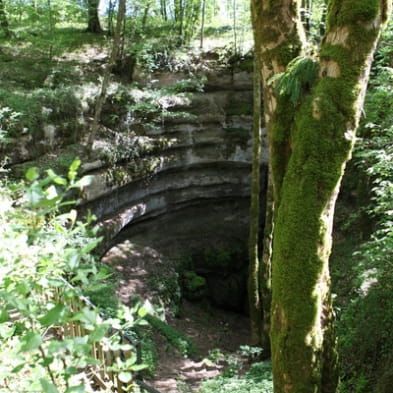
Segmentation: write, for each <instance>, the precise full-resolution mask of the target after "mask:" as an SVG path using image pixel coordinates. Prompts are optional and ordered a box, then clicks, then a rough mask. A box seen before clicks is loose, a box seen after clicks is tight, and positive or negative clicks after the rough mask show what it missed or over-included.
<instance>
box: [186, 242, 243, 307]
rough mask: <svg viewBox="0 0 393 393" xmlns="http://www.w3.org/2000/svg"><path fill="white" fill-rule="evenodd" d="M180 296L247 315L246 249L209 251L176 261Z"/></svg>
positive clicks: (191, 252) (206, 249)
mask: <svg viewBox="0 0 393 393" xmlns="http://www.w3.org/2000/svg"><path fill="white" fill-rule="evenodd" d="M178 270H179V276H180V283H181V289H182V295H183V297H184V298H185V299H187V300H190V301H206V300H207V301H209V302H210V303H211V304H212V305H214V306H216V307H219V308H222V309H224V310H230V311H236V312H241V313H246V312H247V305H248V302H247V276H248V256H247V249H246V247H235V248H229V247H209V248H205V249H203V250H193V251H190V252H188V253H186V254H184V255H183V256H182V257H180V258H179V263H178Z"/></svg>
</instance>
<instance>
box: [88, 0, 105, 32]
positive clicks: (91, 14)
mask: <svg viewBox="0 0 393 393" xmlns="http://www.w3.org/2000/svg"><path fill="white" fill-rule="evenodd" d="M99 5H100V0H88V2H87V31H88V32H89V33H94V34H101V33H102V28H101V24H100V18H99V16H98V7H99Z"/></svg>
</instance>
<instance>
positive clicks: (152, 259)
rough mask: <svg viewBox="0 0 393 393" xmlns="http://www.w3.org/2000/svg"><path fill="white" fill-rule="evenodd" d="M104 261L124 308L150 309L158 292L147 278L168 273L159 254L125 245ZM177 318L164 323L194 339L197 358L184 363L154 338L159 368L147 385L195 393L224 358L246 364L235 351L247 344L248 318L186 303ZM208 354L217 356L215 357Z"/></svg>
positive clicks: (220, 369) (169, 392)
mask: <svg viewBox="0 0 393 393" xmlns="http://www.w3.org/2000/svg"><path fill="white" fill-rule="evenodd" d="M103 262H104V263H106V264H108V265H110V266H112V268H113V269H114V270H115V271H116V272H117V273H118V274H119V277H120V280H119V286H118V289H117V293H118V295H119V297H120V299H121V300H122V302H124V303H126V304H130V303H132V299H133V296H135V295H137V296H140V297H141V298H142V299H149V300H150V301H151V302H152V303H153V304H154V303H155V300H157V293H155V291H154V290H152V289H151V278H152V277H154V280H159V279H160V277H161V278H162V280H164V279H165V277H166V276H168V274H169V272H170V267H168V263H167V261H165V260H164V259H163V257H162V255H161V254H160V253H159V252H157V251H156V250H155V249H153V248H151V247H146V246H139V245H136V244H134V243H132V242H131V241H129V240H123V241H122V242H121V243H119V244H116V245H115V246H114V247H112V248H111V249H110V250H109V251H108V252H107V254H106V255H105V257H104V258H103ZM179 314H180V315H179V316H178V317H174V316H171V314H170V313H169V314H168V315H167V323H168V324H169V325H171V326H172V327H174V328H175V329H177V330H178V331H180V332H182V333H183V334H185V335H187V336H188V337H189V338H191V339H192V340H193V343H194V344H195V346H196V347H197V354H196V355H194V356H192V358H186V357H184V356H183V355H182V354H181V353H180V352H179V351H178V350H177V349H175V348H173V347H172V346H170V345H169V344H168V342H167V340H166V339H165V338H164V337H162V336H160V335H158V334H155V335H154V338H153V341H154V343H155V346H156V349H157V352H158V359H157V368H156V372H155V375H154V377H152V378H151V379H150V380H147V381H146V383H147V384H149V385H151V386H153V387H154V388H155V389H157V390H158V391H159V392H161V393H183V392H187V393H188V392H196V391H197V390H198V389H199V387H200V384H201V382H202V381H203V380H205V379H208V378H212V377H215V376H217V375H219V374H220V373H222V372H223V370H224V369H225V367H227V366H228V359H231V360H232V362H236V359H237V360H238V362H237V364H240V362H242V361H244V359H241V357H240V355H239V354H238V350H239V347H240V346H241V345H249V336H250V334H249V319H248V318H247V317H246V316H245V315H242V314H238V313H234V312H231V311H226V310H222V309H217V308H215V307H213V306H211V305H210V304H208V303H192V302H188V301H186V300H182V302H181V310H180V313H179ZM212 353H213V354H214V353H215V354H216V356H213V358H212V356H211V355H212ZM209 355H210V356H209Z"/></svg>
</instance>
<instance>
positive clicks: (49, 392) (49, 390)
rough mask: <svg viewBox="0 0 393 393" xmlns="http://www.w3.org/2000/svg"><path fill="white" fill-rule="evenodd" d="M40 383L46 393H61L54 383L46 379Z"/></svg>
mask: <svg viewBox="0 0 393 393" xmlns="http://www.w3.org/2000/svg"><path fill="white" fill-rule="evenodd" d="M40 383H41V386H42V390H43V391H44V393H59V391H58V390H57V388H56V386H55V385H53V383H51V382H49V381H47V380H46V379H43V378H41V379H40Z"/></svg>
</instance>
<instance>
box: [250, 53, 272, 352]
mask: <svg viewBox="0 0 393 393" xmlns="http://www.w3.org/2000/svg"><path fill="white" fill-rule="evenodd" d="M258 69H259V63H258V59H257V57H256V56H254V81H253V84H254V89H253V90H254V97H253V98H254V100H253V101H254V110H253V139H252V141H253V154H252V157H253V158H252V174H251V205H250V233H249V238H248V257H249V273H248V303H249V310H250V323H251V345H254V346H261V345H262V326H263V324H262V314H263V310H262V299H261V292H260V287H261V282H260V264H259V263H260V262H259V229H260V190H261V185H260V177H261V174H260V168H261V149H262V124H261V118H262V116H261V115H262V113H261V112H262V109H261V105H262V100H261V77H260V74H259V72H258ZM269 307H270V305H269Z"/></svg>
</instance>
